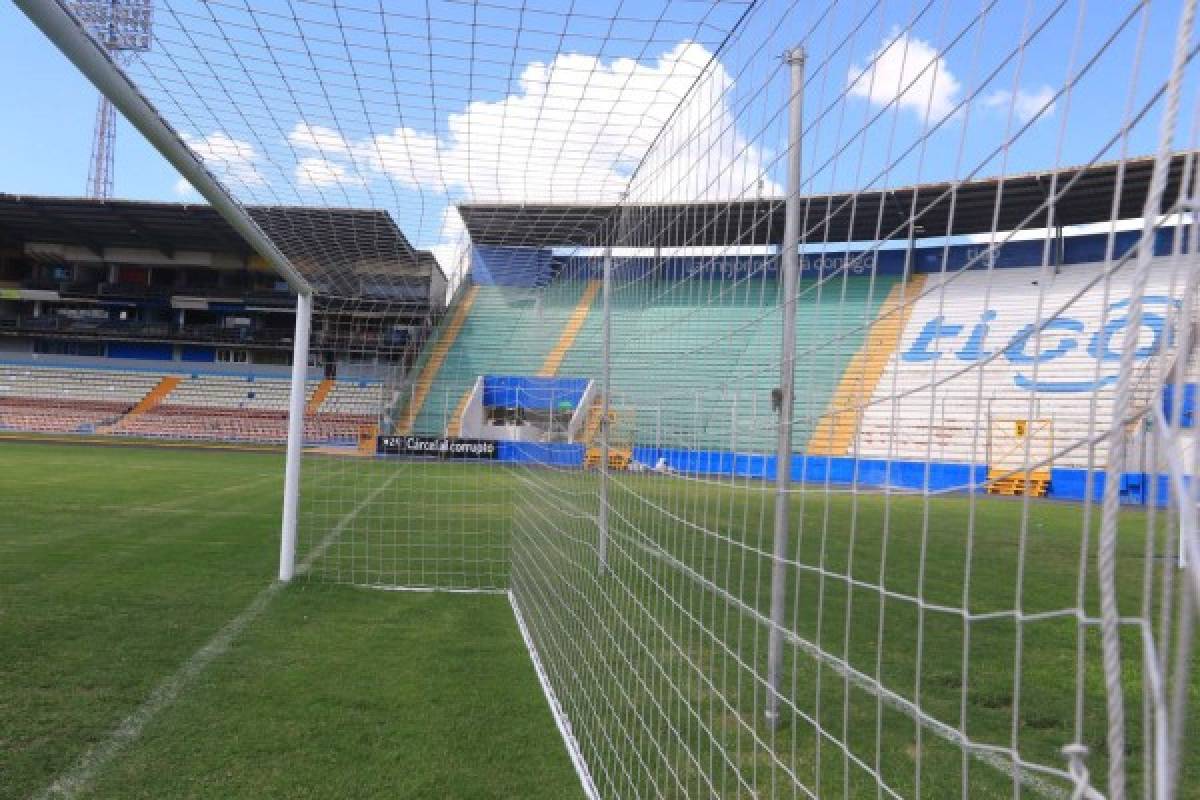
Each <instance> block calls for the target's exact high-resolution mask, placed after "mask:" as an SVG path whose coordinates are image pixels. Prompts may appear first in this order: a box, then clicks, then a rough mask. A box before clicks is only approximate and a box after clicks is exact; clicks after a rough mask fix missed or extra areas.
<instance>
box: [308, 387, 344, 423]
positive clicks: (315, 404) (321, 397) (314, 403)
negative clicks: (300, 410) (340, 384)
mask: <svg viewBox="0 0 1200 800" xmlns="http://www.w3.org/2000/svg"><path fill="white" fill-rule="evenodd" d="M336 383H337V381H335V380H334V379H332V378H325V379H324V380H323V381H321V382H320V383H319V384H317V388H316V389H315V390H314V391H313V393H312V395H311V396H310V397H309V398H308V403H307V404H306V405H305V407H304V414H305V415H306V416H309V417H311V416H312V415H313V414H316V413H317V412H318V411H320V410H321V405H322V404H323V403H324V402H325V398H326V397H328V396H329V393H330V392H332V391H333V387H334V384H336Z"/></svg>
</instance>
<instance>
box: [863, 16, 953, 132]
mask: <svg viewBox="0 0 1200 800" xmlns="http://www.w3.org/2000/svg"><path fill="white" fill-rule="evenodd" d="M846 85H847V88H848V89H849V91H850V95H851V96H852V97H862V98H865V99H866V100H867V101H869V102H870V103H871V104H873V105H878V106H884V105H888V104H889V103H892V102H895V103H896V104H897V105H898V106H899V107H900V108H902V109H906V110H908V111H912V112H914V113H916V114H917V115H918V116H920V117H921V119H923V120H924V119H926V114H928V121H929V122H931V123H933V122H937V121H939V120H941V119H942V118H943V117H945V116H947V115H948V114H950V112H951V111H952V110H953V109H954V107H955V106H956V105H957V104H958V93H959V90H960V89H961V88H962V84H961V83H960V82H959V80H958V78H956V77H955V76H954V73H953V72H951V71H950V68H949V66H948V65H947V64H946V59H945V58H943V57H941V56H940V55H938V51H937V49H936V48H935V47H933V46H932V45H931V44H929V43H928V42H926V41H924V40H923V39H919V38H917V37H916V36H912V35H911V34H907V33H904V34H901V33H899V32H898V30H893V32H892V33H891V34H890V35H889V36H888V37H887V38H886V39H885V40H884V41H883V42H882V43H881V44H880V46H879V48H878V49H877V50H876V51H875V52H874V53H872V54H871V58H870V59H869V60H868V63H867V64H866V65H864V66H858V65H854V66H852V67H851V68H850V71H849V73H848V75H847V79H846Z"/></svg>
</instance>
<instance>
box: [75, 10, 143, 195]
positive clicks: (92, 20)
mask: <svg viewBox="0 0 1200 800" xmlns="http://www.w3.org/2000/svg"><path fill="white" fill-rule="evenodd" d="M69 8H70V9H71V11H72V13H74V15H75V17H76V19H78V20H79V24H80V25H81V26H82V27H83V29H84V30H85V31H87V33H88V35H90V36H91V37H92V38H93V39H94V40H95V41H96V42H98V43H99V44H100V45H101V46H102V47H104V49H105V50H107V51H108V52H109V53H112V54H113V56H114V57H115V58H116V59H117V60H119V61H120V60H124V59H125V58H126V57H127V55H128V54H130V53H140V52H145V51H147V50H149V49H150V45H151V42H152V41H153V30H152V29H153V21H154V3H153V0H71V2H70V4H69ZM116 139H117V115H116V110H115V109H114V108H113V105H112V102H111V101H109V99H108V98H107V97H106V96H105V95H104V94H101V95H100V104H99V106H98V107H97V109H96V130H95V133H94V135H93V138H92V160H91V166H90V167H89V168H88V183H87V186H88V196H89V197H98V198H102V199H103V198H107V197H111V196H112V192H113V158H114V156H115V154H116Z"/></svg>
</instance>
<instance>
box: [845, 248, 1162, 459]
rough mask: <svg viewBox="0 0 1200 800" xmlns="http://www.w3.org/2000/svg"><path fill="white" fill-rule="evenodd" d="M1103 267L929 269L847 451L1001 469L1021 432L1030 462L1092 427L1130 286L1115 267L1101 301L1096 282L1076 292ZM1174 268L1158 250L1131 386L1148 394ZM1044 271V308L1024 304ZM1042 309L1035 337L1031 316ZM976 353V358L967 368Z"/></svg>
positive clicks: (1018, 447)
mask: <svg viewBox="0 0 1200 800" xmlns="http://www.w3.org/2000/svg"><path fill="white" fill-rule="evenodd" d="M1107 266H1108V265H1107V264H1105V263H1091V264H1072V265H1066V266H1063V267H1061V268H1060V269H1059V271H1058V273H1057V274H1050V275H1049V277H1048V278H1047V276H1046V275H1045V274H1044V272H1043V270H1041V269H1039V268H1014V269H998V270H993V271H990V272H988V271H968V272H963V273H960V274H946V275H936V274H935V275H929V276H928V283H927V284H926V286H927V289H926V292H925V293H924V294H922V295H921V296H920V297H919V299H917V301H916V303H915V306H914V310H913V312H912V315H911V318H910V319H909V320H908V323H907V325H906V326H905V330H904V334H903V337H902V341H901V342H900V346H899V347H898V348H896V350H895V352H894V353H892V354H890V355H889V357H888V362H887V367H886V369H885V370H884V372H883V374H882V376H881V377H880V379H879V381H878V388H877V391H875V392H874V393H873V397H872V401H871V402H870V403H868V404H865V407H863V408H862V410H861V421H860V423H859V429H858V432H857V436H856V437H855V442H854V444H853V445H851V446H850V448H849V450H851V451H852V452H854V453H856V454H857V455H859V456H860V457H865V458H903V459H918V460H931V461H948V462H961V463H985V462H986V463H988V464H989V465H991V466H993V467H1000V468H1004V467H1015V466H1019V465H1020V464H1021V463H1022V462H1023V461H1024V460H1025V458H1024V457H1025V445H1026V443H1027V442H1028V443H1029V446H1030V447H1031V450H1032V453H1031V455H1032V461H1033V462H1034V463H1037V462H1038V461H1039V458H1048V457H1049V455H1050V452H1051V450H1052V448H1053V447H1054V442H1055V441H1058V442H1070V441H1082V440H1085V439H1087V438H1089V437H1090V436H1092V435H1094V434H1095V431H1093V430H1089V422H1088V420H1089V418H1092V419H1099V420H1101V421H1103V420H1107V419H1108V418H1109V416H1110V415H1111V413H1112V401H1113V397H1112V391H1111V385H1112V383H1113V382H1114V380H1115V379H1114V377H1113V375H1114V374H1115V368H1116V362H1117V360H1118V358H1119V355H1118V354H1119V352H1120V349H1121V344H1122V337H1123V336H1124V329H1125V319H1124V315H1123V312H1122V308H1123V307H1124V306H1125V305H1127V303H1128V294H1129V285H1128V284H1129V279H1128V274H1127V273H1128V270H1124V271H1118V272H1117V273H1116V274H1115V275H1114V276H1113V278H1112V281H1111V284H1110V286H1109V291H1108V292H1107V301H1106V300H1105V293H1104V292H1102V291H1097V290H1094V289H1093V290H1092V291H1087V292H1082V290H1083V289H1084V288H1085V286H1087V285H1088V284H1090V283H1092V282H1094V281H1097V279H1098V278H1099V277H1100V276H1102V274H1103V272H1104V271H1105V269H1106V268H1107ZM1048 272H1050V273H1053V270H1049V271H1048ZM1176 274H1177V270H1176V269H1175V264H1174V261H1173V259H1172V258H1170V257H1161V258H1157V259H1155V261H1154V264H1153V267H1152V273H1151V277H1150V282H1149V285H1148V288H1147V298H1146V306H1147V308H1146V312H1145V316H1144V320H1143V325H1142V331H1141V335H1140V338H1139V349H1138V350H1137V351H1136V358H1137V364H1138V369H1139V370H1140V375H1141V376H1142V377H1141V378H1140V380H1139V381H1138V391H1140V392H1141V393H1143V394H1144V395H1145V397H1147V398H1148V397H1149V396H1150V394H1151V393H1152V390H1153V389H1154V388H1155V387H1154V386H1153V385H1152V383H1147V381H1151V380H1152V379H1153V378H1154V377H1156V376H1157V367H1158V365H1157V363H1156V359H1155V358H1154V353H1155V352H1157V350H1158V346H1159V344H1160V339H1161V337H1162V336H1163V335H1165V334H1164V325H1165V316H1164V315H1165V313H1166V310H1167V307H1168V306H1169V305H1171V304H1175V303H1178V302H1179V300H1178V295H1179V289H1178V287H1176V286H1174V285H1173V280H1174V279H1176ZM1047 280H1048V281H1049V283H1050V285H1049V286H1041V287H1040V288H1041V293H1040V296H1041V297H1042V298H1043V307H1041V308H1039V307H1035V306H1034V305H1031V304H1030V302H1029V297H1030V296H1038V295H1037V294H1035V291H1036V290H1034V288H1033V287H1034V286H1035V285H1036V284H1038V283H1039V281H1041V282H1046V281H1047ZM1081 292H1082V296H1078V295H1080V294H1081ZM1077 296H1078V297H1077ZM1060 308H1061V309H1062V311H1061V315H1059V309H1060ZM1051 317H1054V319H1052V320H1051V321H1050V323H1049V324H1048V325H1047V327H1046V328H1045V329H1044V330H1043V331H1042V332H1041V334H1040V339H1039V336H1038V335H1037V334H1036V332H1035V329H1034V323H1035V322H1037V321H1038V320H1039V319H1043V320H1044V319H1049V318H1051ZM1105 320H1107V322H1106V323H1105ZM979 364H983V369H970V370H969V371H967V368H969V367H974V366H977V365H979ZM959 373H961V374H959ZM980 383H982V391H980V386H979V384H980ZM977 397H978V398H981V399H980V400H977V399H976V398H977ZM1093 397H1094V399H1095V403H1096V408H1095V409H1094V410H1089V409H1088V408H1081V407H1080V403H1081V400H1080V398H1083V402H1088V403H1090V402H1091V401H1092V398H1093ZM893 398H894V399H893ZM1143 402H1145V401H1143ZM1018 428H1020V429H1021V431H1022V433H1021V435H1018ZM930 442H932V443H933V445H932V451H931V445H930ZM1104 448H1105V445H1104V442H1099V443H1098V444H1097V445H1096V452H1095V454H1094V456H1093V459H1094V463H1095V464H1103V463H1104V460H1105V456H1104V453H1105V449H1104ZM1088 459H1089V454H1088V451H1087V449H1086V448H1082V447H1081V448H1077V449H1075V450H1072V451H1071V452H1068V453H1064V454H1061V455H1060V456H1059V457H1058V458H1057V459H1056V460H1055V463H1056V464H1057V465H1059V466H1087V465H1088Z"/></svg>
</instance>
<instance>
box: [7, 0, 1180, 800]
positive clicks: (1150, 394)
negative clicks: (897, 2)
mask: <svg viewBox="0 0 1200 800" xmlns="http://www.w3.org/2000/svg"><path fill="white" fill-rule="evenodd" d="M18 4H19V5H20V6H21V7H23V8H25V9H27V10H28V11H29V13H30V14H31V16H35V17H37V18H39V24H40V25H42V26H43V28H44V29H47V32H48V34H49V35H50V36H51V38H53V39H54V40H55V42H56V43H58V44H59V46H60V47H62V48H63V49H64V50H65V51H67V52H68V55H71V57H72V59H73V60H74V61H75V62H76V63H77V64H79V65H80V66H81V68H82V69H84V70H85V72H86V73H87V74H88V75H89V76H90V77H92V79H93V80H94V81H96V82H98V83H99V84H100V85H101V88H102V90H103V91H104V92H105V93H106V94H108V95H110V96H112V97H113V99H114V102H118V104H120V106H121V108H122V109H123V110H126V113H127V114H129V115H130V116H131V119H133V120H134V123H135V124H137V125H139V127H140V128H141V129H142V130H143V131H147V132H148V133H147V135H148V136H151V137H152V141H153V142H154V144H155V146H156V147H158V148H159V149H160V150H162V151H163V152H165V153H167V154H168V155H169V156H170V157H171V158H172V159H173V161H172V163H176V164H177V166H178V165H183V166H181V167H180V168H181V169H184V168H188V169H191V170H192V172H191V173H186V174H187V176H188V177H189V179H193V173H194V180H193V183H194V184H195V185H196V186H197V187H198V188H200V189H201V191H203V192H204V193H205V196H206V197H208V198H209V199H210V200H212V201H213V202H214V203H217V204H220V210H221V211H222V213H223V214H225V215H227V216H228V217H230V218H231V220H240V221H241V223H242V224H243V225H244V226H245V225H246V222H247V221H248V219H249V218H248V216H247V215H246V212H245V206H248V205H255V206H271V207H281V206H303V207H305V208H306V209H308V210H310V211H311V212H312V213H313V214H314V215H315V217H314V219H317V220H320V219H322V218H323V215H327V216H328V218H329V221H330V224H331V225H336V224H339V223H337V222H336V221H335V220H334V218H333V215H332V213H330V212H329V211H328V210H329V209H331V208H339V209H342V210H345V209H384V210H386V211H387V212H388V214H390V216H391V219H392V220H393V221H394V225H391V226H390V227H393V228H394V227H397V226H398V228H399V229H402V230H403V231H404V232H405V233H406V234H407V235H408V237H409V238H410V240H411V241H402V239H403V238H404V237H401V236H396V235H394V234H389V233H388V232H387V230H386V229H387V228H388V227H389V226H385V225H382V224H381V225H378V226H368V227H366V228H364V229H362V230H361V231H360V230H356V231H355V232H354V235H352V236H333V235H330V233H329V231H328V230H327V229H325V228H322V227H321V226H320V225H319V224H317V223H316V222H313V223H312V224H305V225H297V224H295V223H294V222H289V221H288V220H287V219H285V218H284V217H283V216H282V215H280V216H276V217H272V216H270V215H265V216H263V217H261V218H260V219H259V220H258V224H253V223H251V224H250V225H248V226H246V230H248V231H250V232H251V233H252V234H255V235H257V236H258V237H260V238H259V239H251V241H252V243H253V244H254V245H255V247H256V248H257V249H260V252H263V253H264V254H270V255H271V258H270V259H269V260H270V261H271V263H272V264H273V265H274V266H275V267H276V268H277V269H280V270H281V272H282V273H283V274H286V275H288V276H289V277H290V278H291V279H292V280H293V281H294V283H293V285H295V286H296V287H297V289H298V291H300V293H301V294H302V295H303V296H304V299H303V300H302V302H301V305H300V308H301V313H300V314H299V315H298V324H299V320H300V319H301V318H307V314H306V313H305V312H304V311H303V309H306V308H308V300H309V299H311V323H312V324H311V339H312V354H313V355H315V356H317V357H321V358H324V357H326V355H327V354H337V355H336V356H334V357H332V361H331V362H330V363H328V364H324V365H322V366H324V367H325V368H326V370H327V371H326V373H324V375H325V378H324V380H328V381H332V382H333V383H336V384H337V385H338V386H343V385H344V387H345V388H346V389H347V391H348V392H349V394H346V395H344V397H349V398H351V399H350V400H347V401H346V402H351V403H353V404H356V405H355V406H354V407H355V408H358V409H360V410H362V411H363V417H364V422H363V425H362V428H361V432H360V436H361V446H360V447H359V448H357V449H350V448H342V449H330V448H325V447H321V448H317V447H314V448H310V450H309V451H308V452H305V453H304V454H303V457H302V458H301V457H300V449H299V448H300V445H301V444H302V442H301V439H302V431H303V430H304V427H303V426H302V425H301V421H302V420H301V418H302V417H303V412H304V407H303V400H304V386H305V378H306V377H307V378H309V379H312V378H313V375H312V374H311V373H309V372H308V364H307V360H308V355H309V354H308V352H307V350H308V348H307V347H304V346H302V345H301V343H302V342H303V340H304V339H305V336H304V335H303V333H304V331H303V330H301V329H299V328H298V331H297V337H296V344H297V350H296V354H295V361H294V364H293V367H294V371H293V376H294V377H293V380H294V382H293V395H292V417H291V420H292V424H291V426H290V439H289V448H290V449H289V453H290V457H289V465H290V466H291V467H294V470H293V471H289V473H288V478H287V481H288V486H289V492H288V496H289V498H290V501H289V502H292V503H298V504H299V505H298V507H297V506H295V505H293V506H292V508H293V511H294V512H295V513H291V512H287V513H285V517H286V518H287V519H288V520H289V522H288V524H287V525H285V537H284V539H283V546H282V554H281V555H282V558H281V566H280V573H281V576H283V577H285V578H287V577H291V576H292V574H293V570H294V572H295V574H296V575H297V576H302V577H304V578H306V579H309V580H329V581H338V582H344V583H350V584H355V585H361V586H372V587H378V588H386V589H423V590H446V591H498V592H507V593H508V594H509V596H510V598H511V600H512V603H513V606H514V609H515V610H516V612H517V616H518V619H519V620H520V624H521V626H522V628H523V633H524V634H525V636H526V639H527V642H528V643H529V646H530V648H531V652H532V653H533V655H534V657H535V659H536V661H537V664H538V667H539V670H540V672H541V675H542V677H543V678H544V682H545V685H546V687H547V689H548V692H549V693H550V694H551V695H552V703H553V708H554V710H555V713H556V715H557V716H558V718H559V722H560V727H561V729H562V730H563V732H564V736H565V737H566V739H567V741H568V744H569V745H570V747H571V748H572V753H573V754H574V755H575V756H576V757H577V761H576V763H577V766H578V767H579V769H580V773H581V776H582V778H583V781H584V784H585V787H586V788H587V789H588V790H589V791H590V792H592V793H593V794H594V795H595V796H604V797H646V796H656V797H677V796H721V797H735V796H758V797H772V798H779V797H855V798H857V797H872V798H877V797H931V796H933V797H962V798H975V797H991V796H1004V797H1009V796H1012V797H1043V796H1046V797H1088V798H1093V799H1094V798H1096V797H1106V798H1122V797H1129V796H1145V797H1155V798H1163V800H1166V799H1167V798H1172V797H1178V796H1179V794H1180V789H1181V787H1185V786H1188V785H1190V784H1189V781H1190V782H1191V784H1195V782H1196V781H1197V780H1200V754H1198V753H1197V752H1196V749H1195V748H1188V747H1187V746H1186V736H1185V732H1186V730H1187V728H1186V727H1185V720H1187V719H1188V713H1189V711H1190V712H1192V713H1195V711H1196V710H1197V709H1196V708H1195V706H1196V703H1197V700H1196V697H1197V693H1196V692H1195V688H1194V687H1195V676H1194V675H1193V674H1192V673H1193V670H1192V662H1193V660H1194V655H1195V647H1196V645H1195V642H1194V628H1195V618H1196V613H1195V612H1196V607H1197V603H1198V602H1200V541H1198V540H1197V535H1198V534H1197V531H1200V524H1198V521H1197V518H1196V517H1197V500H1200V496H1198V494H1197V493H1198V492H1200V482H1198V481H1196V480H1194V476H1195V475H1196V474H1197V472H1198V471H1200V446H1197V445H1196V434H1195V431H1196V427H1195V422H1194V419H1193V418H1194V416H1195V414H1194V411H1195V408H1194V407H1195V403H1196V399H1195V398H1196V393H1197V392H1196V388H1195V386H1196V385H1197V383H1200V358H1198V354H1197V351H1196V346H1195V339H1196V335H1195V333H1196V300H1197V292H1198V291H1200V262H1198V259H1197V253H1200V231H1198V229H1197V226H1196V225H1195V220H1194V214H1195V205H1194V204H1195V198H1196V196H1197V193H1196V186H1197V174H1196V173H1197V168H1198V167H1200V164H1197V143H1198V142H1197V137H1198V136H1200V125H1198V124H1197V122H1196V119H1197V116H1196V108H1195V101H1194V98H1193V97H1192V94H1194V92H1192V91H1191V90H1190V88H1189V87H1190V86H1191V81H1190V78H1189V76H1193V75H1194V73H1195V68H1196V65H1195V62H1196V58H1197V48H1196V45H1195V41H1196V26H1195V6H1196V3H1195V2H1193V0H1178V2H1173V3H1153V4H1151V3H1144V2H1135V1H1134V0H1130V2H1128V3H1117V4H1110V6H1106V7H1105V9H1104V11H1103V12H1100V11H1097V10H1096V8H1095V4H1088V3H1085V2H1070V1H1068V2H1061V3H1055V4H1037V3H1019V2H999V3H983V4H980V5H979V7H974V6H972V7H967V6H966V5H964V4H961V3H952V2H948V1H947V2H942V3H936V2H932V3H924V4H917V5H915V6H913V7H911V8H909V7H905V8H892V7H891V5H892V4H879V3H872V2H861V3H855V2H847V3H829V4H799V3H793V2H789V1H788V0H761V2H746V3H736V2H733V3H695V2H691V0H661V2H651V3H641V4H637V7H636V8H633V7H631V6H630V5H629V4H627V3H620V2H617V1H616V0H613V2H607V1H606V2H596V3H588V4H577V5H576V6H575V7H572V8H564V7H563V6H562V5H561V4H559V3H556V2H549V0H548V1H547V2H528V1H527V0H522V1H521V2H515V1H514V2H508V0H496V1H495V2H489V3H463V2H450V1H449V0H446V1H445V2H430V3H426V4H422V5H421V6H420V7H410V6H409V5H404V4H386V3H384V4H379V3H369V2H349V3H347V2H336V3H334V2H326V1H325V0H313V2H306V3H303V4H297V5H295V6H294V7H292V6H288V7H287V8H286V9H282V8H279V7H276V6H274V5H271V4H265V5H262V6H258V5H256V4H250V5H244V4H243V5H231V4H224V3H215V2H209V1H208V0H162V2H160V3H158V4H157V5H156V7H155V14H156V22H155V24H156V27H157V29H158V31H159V34H160V36H159V40H158V41H157V42H156V46H155V48H154V49H153V50H150V51H147V52H145V53H144V54H143V55H142V56H141V57H139V58H138V59H136V60H131V61H130V62H128V63H126V64H123V65H120V66H118V65H116V64H114V63H112V61H111V59H110V60H109V61H108V62H107V63H108V66H107V70H108V71H107V72H106V71H105V69H102V68H101V67H97V66H96V65H95V64H90V62H88V60H87V58H86V57H81V56H79V54H78V53H75V54H72V53H73V51H72V45H71V44H70V42H69V40H70V36H69V35H68V34H67V33H66V32H64V31H62V30H58V29H52V26H49V27H48V26H47V25H45V24H43V22H42V19H43V18H44V17H45V15H46V13H48V12H46V9H47V8H52V9H60V7H59V6H58V5H57V3H54V2H51V0H18ZM584 6H586V8H585V7H584ZM71 24H74V23H71ZM75 33H76V34H77V35H78V34H79V31H78V30H76V31H75ZM1167 37H1170V40H1171V41H1172V42H1173V44H1172V47H1171V48H1166V47H1163V46H1161V43H1162V42H1164V41H1167ZM796 48H800V50H797V49H796ZM93 49H94V50H98V51H100V50H102V48H99V47H95V46H94V47H93ZM799 52H802V53H803V54H804V60H803V66H802V68H801V64H800V60H799V58H797V55H798V53H799ZM782 53H787V54H789V55H788V56H785V57H783V58H781V57H780V54H782ZM101 73H103V74H101ZM105 76H107V77H105ZM118 78H119V79H120V80H117V79H118ZM121 81H124V83H122V82H121ZM801 98H802V99H803V108H802V109H801V106H800V102H799V101H800V99H801ZM139 103H140V104H141V105H139ZM127 109H134V110H133V111H130V110H127ZM137 109H140V110H137ZM801 111H802V112H803V113H801ZM156 120H157V123H155V121H156ZM156 124H157V126H158V127H156V126H155V125H156ZM801 151H803V155H804V169H803V171H801V170H800V155H801ZM189 164H190V166H189ZM310 221H311V220H310ZM422 250H429V251H431V252H432V253H433V254H434V255H433V256H430V257H431V258H433V257H436V259H438V260H439V261H440V262H441V264H442V266H443V267H445V268H446V270H447V272H448V273H449V274H448V278H449V291H448V298H447V299H448V303H447V305H446V307H445V309H444V310H443V309H442V308H440V307H439V308H437V309H436V310H435V311H434V312H433V313H432V315H431V316H429V317H426V318H421V319H416V318H415V317H414V318H413V319H412V321H411V323H410V324H405V325H397V324H396V323H395V320H396V319H397V316H398V314H400V313H401V311H402V310H403V309H406V308H408V306H407V305H406V301H405V299H404V291H403V283H402V281H401V280H400V279H401V278H404V279H407V278H411V277H412V276H414V275H416V274H417V271H416V270H417V268H418V267H419V266H420V265H421V263H423V262H422V260H421V259H422V256H420V255H419V253H420V252H421V251H422ZM784 265H786V267H785V266H784ZM793 265H794V269H793V268H792V267H793ZM310 293H311V298H310V297H309V295H310ZM438 305H439V306H440V303H439V304H438ZM789 376H790V379H789ZM558 380H562V381H576V382H577V383H573V384H571V385H572V386H574V387H575V388H574V389H573V391H574V394H572V395H571V399H570V400H569V401H567V402H565V404H563V403H560V402H559V398H557V396H554V397H553V400H552V401H547V400H546V399H545V398H544V397H541V396H539V395H538V391H541V390H544V389H545V386H546V384H545V383H539V381H541V382H545V381H551V382H553V381H558ZM322 382H324V381H322ZM792 384H794V388H789V387H790V385H792ZM564 385H565V384H564ZM514 386H515V387H518V388H517V389H514V388H513V387H514ZM580 387H582V388H580ZM558 388H561V387H555V388H554V391H557V390H558ZM501 389H503V390H504V391H503V392H502V391H501ZM505 392H508V394H505ZM551 395H553V392H551ZM514 398H515V399H514ZM310 416H311V417H312V418H311V419H310V420H309V424H311V425H314V426H316V425H319V424H320V420H319V418H317V416H316V415H310ZM481 432H482V433H487V434H488V435H491V436H499V437H500V439H499V441H496V440H493V439H487V438H486V437H482V438H480V439H476V436H477V435H480V433H481ZM301 464H302V466H303V469H300V466H301ZM297 519H298V526H299V539H298V540H296V539H291V538H289V536H290V533H289V532H290V531H292V530H294V528H293V527H291V522H290V521H291V520H297Z"/></svg>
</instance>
